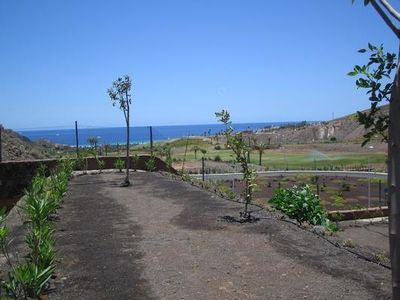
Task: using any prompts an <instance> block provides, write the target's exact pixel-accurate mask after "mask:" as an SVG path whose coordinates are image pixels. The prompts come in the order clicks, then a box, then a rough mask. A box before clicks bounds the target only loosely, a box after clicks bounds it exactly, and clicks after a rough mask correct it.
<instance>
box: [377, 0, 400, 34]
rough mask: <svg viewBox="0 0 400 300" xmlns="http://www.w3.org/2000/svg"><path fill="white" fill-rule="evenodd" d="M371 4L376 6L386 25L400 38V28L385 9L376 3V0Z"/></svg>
mask: <svg viewBox="0 0 400 300" xmlns="http://www.w3.org/2000/svg"><path fill="white" fill-rule="evenodd" d="M379 1H384V0H379ZM370 3H371V5H372V6H373V7H374V8H375V10H376V11H377V13H378V14H379V15H380V16H381V17H382V19H383V21H385V23H386V25H388V26H389V28H390V29H392V31H393V32H394V34H395V35H396V36H397V38H398V39H400V30H399V29H398V28H397V27H396V26H395V25H394V24H393V22H392V20H390V18H389V17H388V15H387V14H386V13H385V12H384V11H383V9H382V7H380V6H379V4H378V3H376V0H371V2H370Z"/></svg>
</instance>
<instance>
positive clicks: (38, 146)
mask: <svg viewBox="0 0 400 300" xmlns="http://www.w3.org/2000/svg"><path fill="white" fill-rule="evenodd" d="M1 130H2V132H1V143H2V160H3V161H8V160H29V159H42V158H51V157H55V156H56V154H57V147H56V145H54V144H52V143H50V142H48V141H44V140H41V141H37V142H32V141H31V140H29V139H28V138H27V137H25V136H22V135H20V134H18V133H16V132H15V131H12V130H10V129H1Z"/></svg>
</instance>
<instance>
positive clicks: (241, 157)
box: [215, 110, 256, 221]
mask: <svg viewBox="0 0 400 300" xmlns="http://www.w3.org/2000/svg"><path fill="white" fill-rule="evenodd" d="M215 116H216V117H217V118H218V120H219V121H220V122H222V123H223V124H224V125H225V131H224V134H225V137H226V142H227V145H228V147H229V148H230V149H231V150H232V151H233V153H234V155H235V162H238V163H239V164H240V165H241V167H242V172H243V181H244V183H245V190H244V200H245V206H244V211H243V212H241V213H240V214H241V217H242V219H243V220H244V221H249V220H251V215H250V212H249V210H248V207H249V204H250V203H251V201H252V199H253V190H254V187H255V186H256V183H255V179H256V174H255V172H254V170H252V169H250V166H249V164H248V161H247V157H248V152H249V151H250V150H251V148H250V145H248V143H246V141H245V139H244V137H243V134H242V133H241V132H239V133H234V132H233V128H232V122H231V119H230V114H229V112H227V111H226V110H222V111H221V112H217V113H215Z"/></svg>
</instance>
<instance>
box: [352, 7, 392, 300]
mask: <svg viewBox="0 0 400 300" xmlns="http://www.w3.org/2000/svg"><path fill="white" fill-rule="evenodd" d="M352 2H353V3H354V2H355V0H352ZM369 4H370V5H371V6H372V7H373V8H374V9H375V10H376V12H377V13H378V14H379V16H381V18H382V19H383V21H384V22H385V23H386V25H387V26H388V27H389V28H390V29H391V30H392V31H393V33H394V34H395V35H396V38H397V39H400V29H399V24H400V12H398V11H397V10H396V9H394V7H393V6H392V5H391V4H390V2H389V1H388V0H364V5H365V6H367V5H369ZM376 50H377V49H373V48H372V49H371V51H376ZM379 50H380V49H378V51H379ZM375 53H377V52H375ZM386 59H388V57H387V56H386ZM390 59H392V57H389V60H390ZM375 60H378V61H377V63H378V64H379V63H380V65H381V66H382V65H384V64H385V63H384V62H383V63H382V61H381V62H379V58H378V57H374V61H375ZM394 68H397V69H396V75H395V78H394V81H393V83H392V84H391V86H388V88H389V89H388V90H387V89H386V85H385V86H384V87H383V91H381V90H380V88H381V86H382V85H380V86H378V84H379V82H377V81H379V80H380V79H381V78H379V72H382V71H384V70H382V69H381V68H379V67H378V69H377V73H378V76H377V77H376V76H375V77H374V76H373V77H372V78H370V79H368V75H367V74H369V75H371V73H370V72H368V70H365V69H364V70H363V68H362V67H359V69H358V70H354V71H357V72H359V73H362V74H364V75H366V76H367V79H366V80H367V82H366V85H368V80H369V82H370V83H372V84H374V83H373V82H377V85H375V86H374V85H372V86H370V87H368V86H367V87H366V88H367V89H369V91H370V94H371V97H372V99H371V98H370V100H371V101H372V103H371V111H374V112H373V113H372V115H371V116H369V118H370V119H372V120H378V128H377V130H378V132H380V131H381V129H384V127H385V126H386V125H385V123H384V122H380V121H379V114H377V111H376V105H377V104H374V103H375V102H376V99H378V100H379V96H378V95H379V93H381V94H382V95H384V94H385V93H386V92H387V93H388V95H389V93H390V100H389V116H388V119H387V128H388V135H387V142H388V186H389V193H388V200H389V243H390V259H391V266H392V298H393V299H400V169H399V167H400V134H399V132H400V82H399V76H400V74H399V72H400V70H399V66H394ZM365 73H367V74H365ZM354 75H357V74H354ZM364 79H365V78H364ZM359 83H360V82H359ZM361 85H363V82H362V81H361ZM374 92H375V93H374ZM383 99H385V100H386V98H385V97H384V98H383ZM374 106H375V108H374ZM375 117H377V118H378V119H376V118H375ZM375 124H376V123H375ZM375 124H373V125H372V128H376V125H375ZM381 124H382V125H383V126H382V127H381V126H380V125H381ZM367 138H368V137H367Z"/></svg>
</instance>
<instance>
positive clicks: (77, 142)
mask: <svg viewBox="0 0 400 300" xmlns="http://www.w3.org/2000/svg"><path fill="white" fill-rule="evenodd" d="M75 141H76V157H77V158H78V157H79V140H78V121H75Z"/></svg>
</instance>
